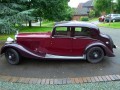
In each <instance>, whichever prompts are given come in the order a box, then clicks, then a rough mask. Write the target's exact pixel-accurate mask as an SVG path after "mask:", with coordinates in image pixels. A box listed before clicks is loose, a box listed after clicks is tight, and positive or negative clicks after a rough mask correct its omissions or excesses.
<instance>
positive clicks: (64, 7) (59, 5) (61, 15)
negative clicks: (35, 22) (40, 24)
mask: <svg viewBox="0 0 120 90" xmlns="http://www.w3.org/2000/svg"><path fill="white" fill-rule="evenodd" d="M31 2H32V4H33V6H32V7H33V8H34V9H35V11H34V14H36V16H40V17H42V18H44V19H48V20H55V21H59V20H68V19H69V18H70V16H71V13H72V10H71V8H70V7H68V1H67V0H39V1H38V0H34V1H31Z"/></svg>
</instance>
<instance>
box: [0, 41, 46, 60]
mask: <svg viewBox="0 0 120 90" xmlns="http://www.w3.org/2000/svg"><path fill="white" fill-rule="evenodd" d="M8 48H12V49H15V50H16V51H17V52H18V53H19V54H20V55H21V56H23V57H28V58H35V59H39V58H44V57H45V55H46V54H45V53H43V52H40V53H39V54H38V53H34V52H33V51H31V50H29V49H28V48H26V47H23V46H21V45H19V44H17V43H12V44H6V45H4V46H3V47H2V48H1V54H3V53H5V51H6V50H7V49H8Z"/></svg>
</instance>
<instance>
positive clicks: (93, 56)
mask: <svg viewBox="0 0 120 90" xmlns="http://www.w3.org/2000/svg"><path fill="white" fill-rule="evenodd" d="M86 56H87V60H88V61H89V62H90V63H98V62H100V61H102V60H103V58H104V51H103V49H102V48H100V47H92V48H90V49H89V50H88V52H87V55H86Z"/></svg>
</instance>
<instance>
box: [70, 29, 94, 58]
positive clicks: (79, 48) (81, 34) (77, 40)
mask: <svg viewBox="0 0 120 90" xmlns="http://www.w3.org/2000/svg"><path fill="white" fill-rule="evenodd" d="M86 30H88V28H81V27H76V28H75V33H74V36H73V38H72V43H73V49H72V52H73V55H74V56H82V55H83V53H84V51H85V48H86V46H87V45H89V44H90V43H91V42H92V41H93V39H92V38H91V37H90V35H89V34H90V32H89V31H86Z"/></svg>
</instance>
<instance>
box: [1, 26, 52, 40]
mask: <svg viewBox="0 0 120 90" xmlns="http://www.w3.org/2000/svg"><path fill="white" fill-rule="evenodd" d="M52 29H53V28H52V27H31V28H29V27H23V28H22V29H21V30H20V31H19V32H48V31H52ZM14 36H15V34H10V35H4V34H2V35H0V41H6V39H7V38H8V37H12V38H14Z"/></svg>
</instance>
